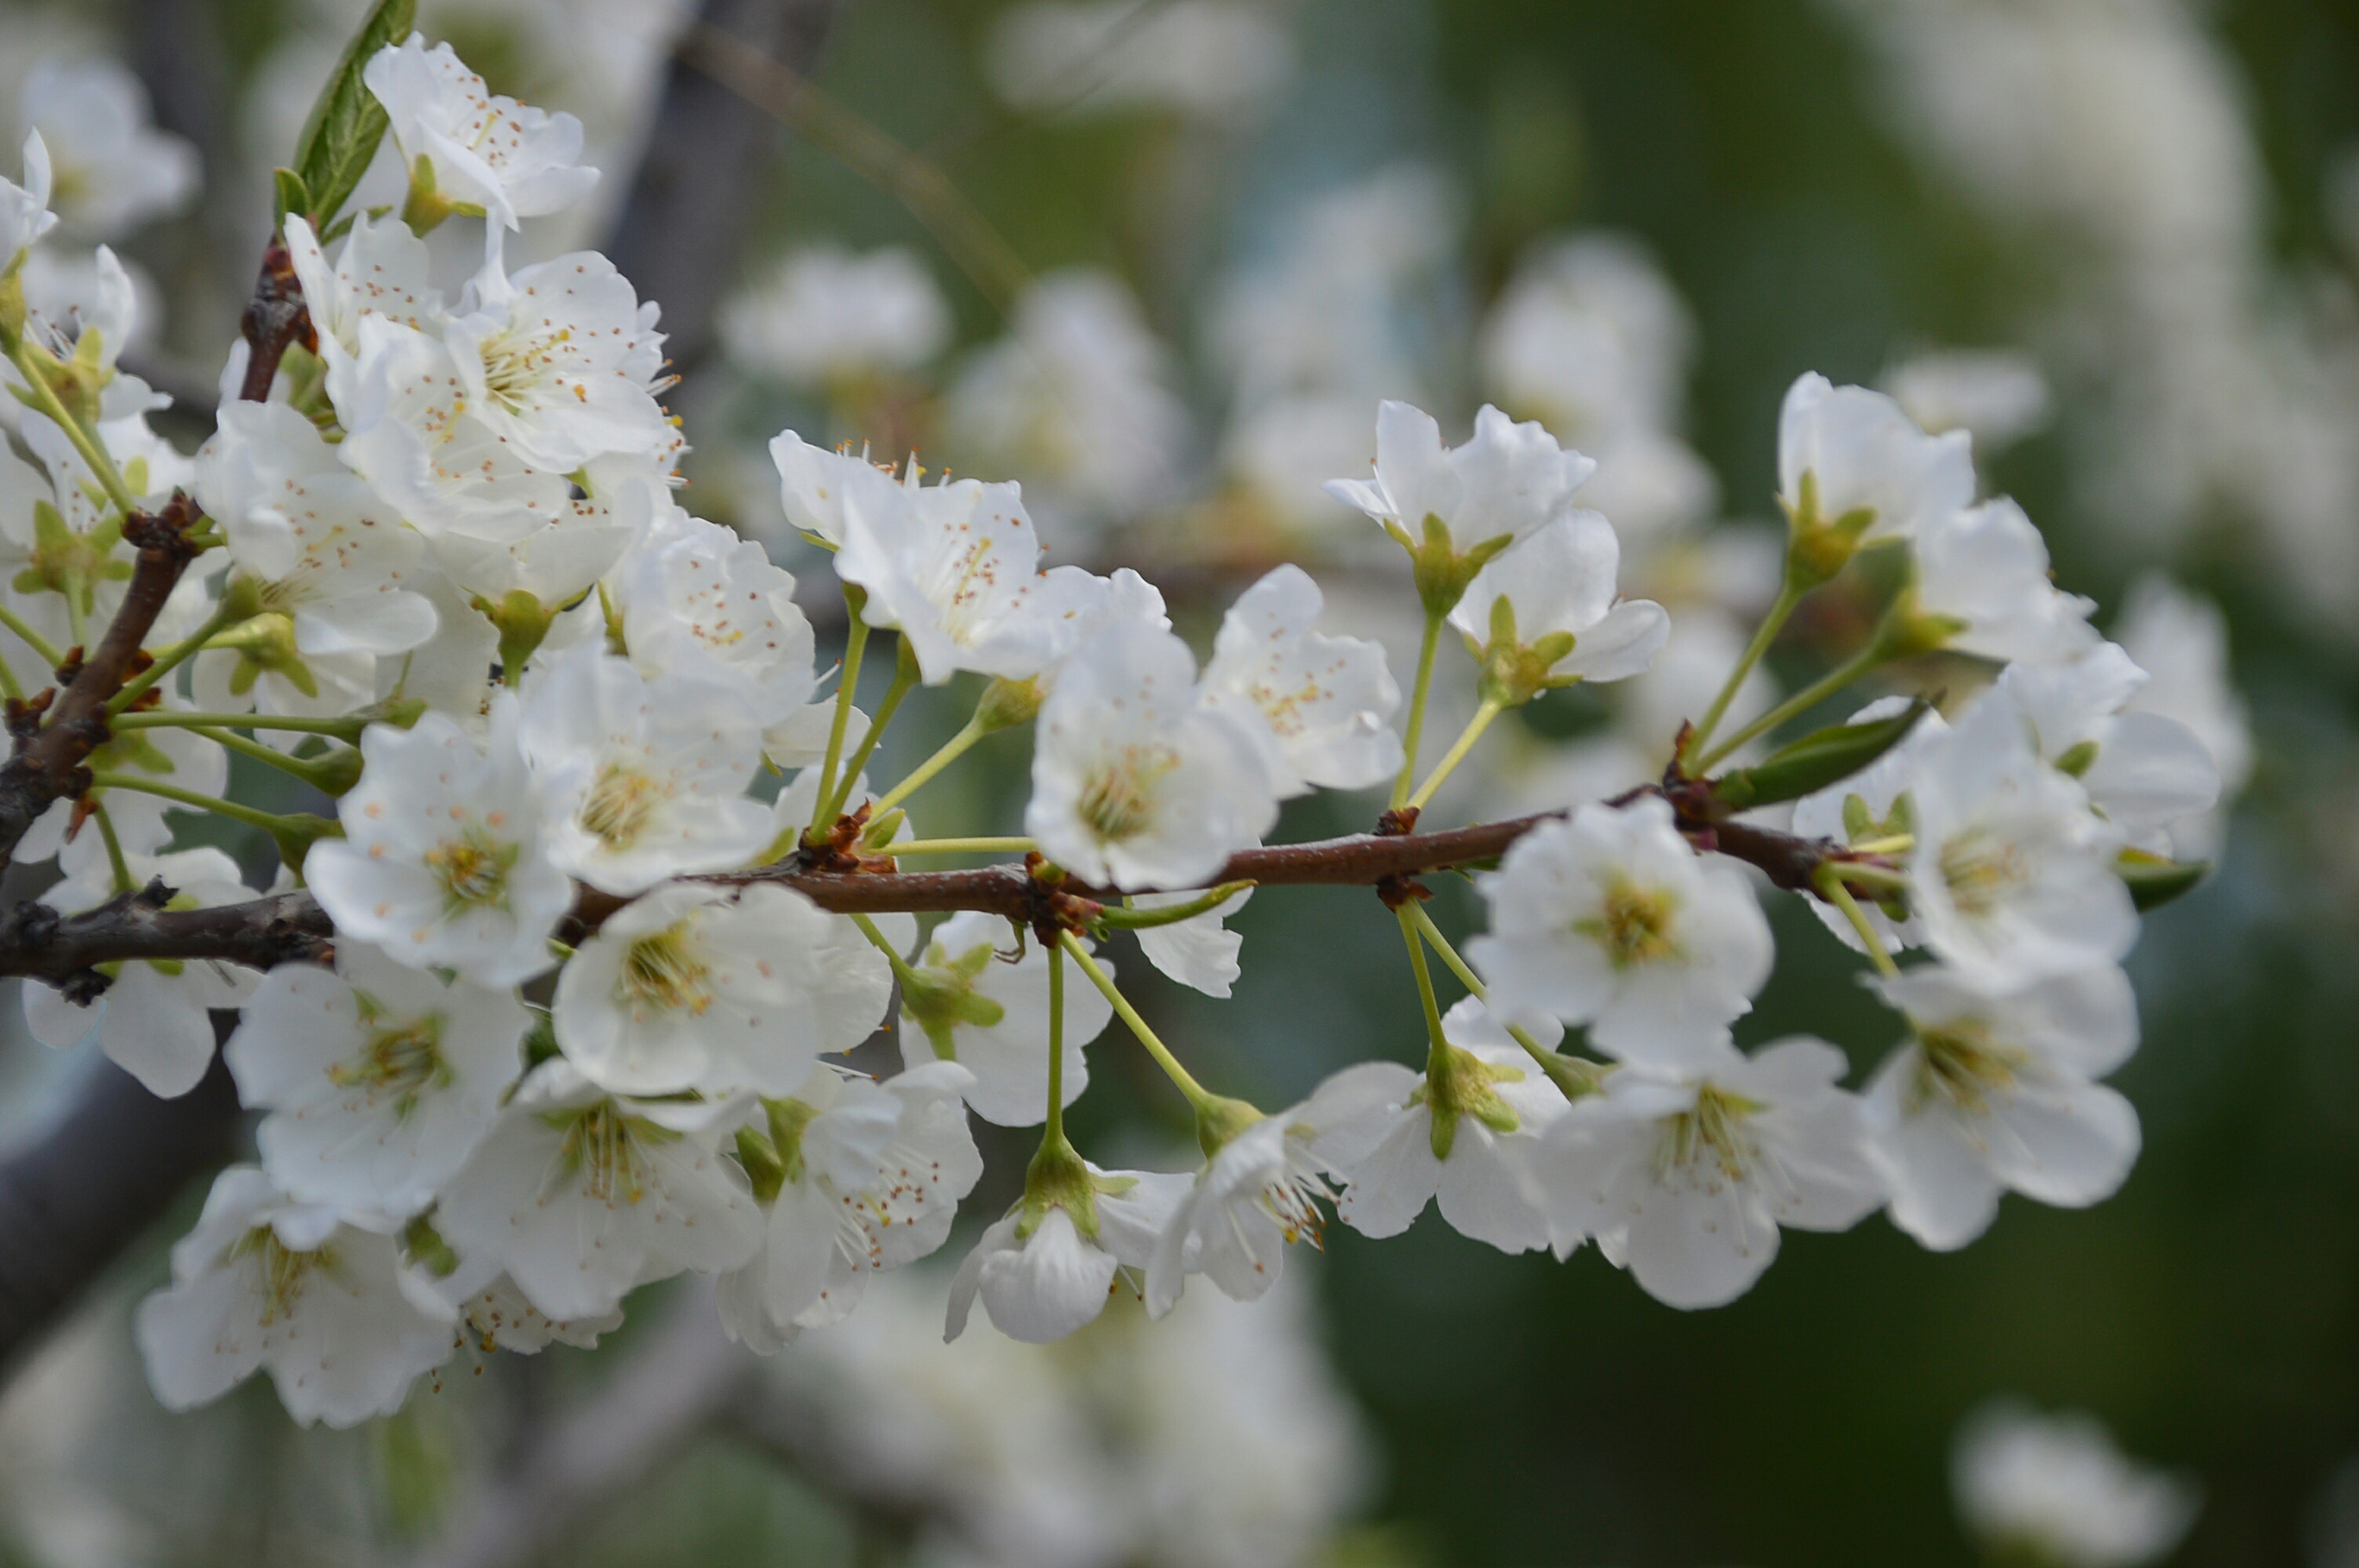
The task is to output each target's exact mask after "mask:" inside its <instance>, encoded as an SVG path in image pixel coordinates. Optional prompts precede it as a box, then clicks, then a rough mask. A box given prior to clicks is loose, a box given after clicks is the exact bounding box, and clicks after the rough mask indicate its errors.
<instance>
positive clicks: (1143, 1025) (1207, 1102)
mask: <svg viewBox="0 0 2359 1568" xmlns="http://www.w3.org/2000/svg"><path fill="white" fill-rule="evenodd" d="M1057 946H1059V947H1060V948H1061V949H1063V950H1064V951H1065V952H1066V953H1068V954H1070V955H1071V957H1072V960H1073V962H1074V963H1075V964H1078V965H1079V966H1081V970H1082V974H1084V975H1087V976H1088V977H1089V979H1090V984H1092V985H1093V986H1095V987H1097V988H1098V991H1099V993H1100V994H1101V995H1103V997H1104V998H1105V999H1106V1000H1107V1001H1109V1002H1111V1003H1113V1004H1114V1012H1115V1014H1116V1015H1117V1016H1119V1017H1120V1018H1121V1019H1122V1021H1123V1022H1125V1023H1126V1024H1128V1025H1129V1026H1130V1032H1131V1033H1133V1034H1135V1035H1136V1036H1137V1037H1138V1043H1139V1044H1141V1045H1144V1046H1146V1047H1147V1054H1148V1055H1150V1056H1152V1057H1154V1058H1155V1065H1157V1066H1158V1067H1160V1068H1162V1069H1163V1074H1164V1076H1166V1077H1168V1078H1169V1079H1170V1080H1171V1081H1172V1083H1173V1084H1175V1085H1177V1086H1178V1087H1179V1089H1180V1093H1181V1094H1183V1095H1185V1096H1187V1097H1188V1104H1189V1105H1190V1108H1193V1109H1195V1110H1197V1111H1198V1112H1201V1111H1202V1110H1203V1109H1204V1108H1205V1107H1207V1106H1217V1103H1218V1098H1219V1097H1217V1096H1215V1095H1213V1094H1212V1093H1211V1092H1210V1091H1209V1090H1207V1089H1206V1088H1205V1087H1204V1086H1203V1085H1201V1084H1200V1083H1198V1082H1197V1081H1196V1080H1195V1079H1194V1078H1193V1077H1191V1076H1190V1075H1189V1072H1188V1069H1187V1068H1185V1067H1183V1066H1181V1065H1180V1059H1179V1058H1178V1057H1176V1056H1174V1055H1172V1054H1171V1051H1170V1048H1169V1046H1167V1045H1165V1044H1163V1042H1162V1041H1160V1040H1158V1039H1157V1038H1156V1036H1155V1031H1153V1030H1152V1029H1149V1028H1148V1027H1147V1020H1145V1019H1143V1018H1141V1017H1139V1016H1138V1009H1136V1008H1135V1007H1133V1006H1131V1005H1130V999H1129V998H1128V997H1125V996H1124V995H1123V994H1122V992H1120V991H1118V990H1116V989H1114V977H1113V976H1111V975H1109V974H1107V973H1106V972H1105V971H1104V970H1103V969H1102V968H1099V967H1098V962H1097V960H1096V959H1094V958H1093V957H1090V955H1089V951H1088V949H1086V948H1084V947H1083V946H1082V945H1081V943H1080V942H1079V941H1078V940H1076V939H1075V937H1074V935H1073V934H1072V933H1071V932H1070V931H1060V932H1059V933H1057Z"/></svg>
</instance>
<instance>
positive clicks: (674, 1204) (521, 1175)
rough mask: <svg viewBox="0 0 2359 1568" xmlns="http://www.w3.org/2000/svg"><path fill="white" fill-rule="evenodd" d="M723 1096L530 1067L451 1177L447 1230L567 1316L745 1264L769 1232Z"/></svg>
mask: <svg viewBox="0 0 2359 1568" xmlns="http://www.w3.org/2000/svg"><path fill="white" fill-rule="evenodd" d="M740 1114H742V1113H741V1112H739V1111H738V1110H736V1109H735V1108H733V1107H732V1106H730V1105H729V1104H727V1103H726V1102H722V1103H719V1104H713V1103H698V1102H692V1101H678V1100H653V1101H650V1100H636V1099H624V1098H610V1097H608V1096H606V1095H604V1094H603V1093H602V1092H601V1091H600V1090H599V1089H598V1088H597V1087H595V1086H594V1085H592V1084H591V1083H590V1082H589V1081H588V1080H587V1079H585V1078H584V1077H582V1075H581V1074H580V1073H579V1072H577V1071H575V1070H574V1068H573V1067H572V1065H571V1064H569V1063H567V1062H565V1061H563V1060H561V1059H560V1060H552V1061H548V1062H543V1063H542V1064H541V1065H539V1066H538V1067H536V1068H534V1069H533V1070H532V1071H531V1072H530V1073H529V1074H527V1076H526V1077H525V1080H524V1082H523V1083H522V1084H521V1085H520V1086H519V1087H517V1089H516V1095H515V1098H513V1099H512V1100H511V1101H510V1102H509V1105H508V1108H507V1110H506V1113H505V1114H504V1115H503V1116H502V1117H501V1119H500V1121H499V1124H498V1125H497V1126H496V1127H495V1128H494V1129H493V1130H492V1134H491V1136H490V1137H489V1138H487V1139H486V1140H484V1142H483V1144H482V1145H481V1146H479V1147H478V1148H477V1149H476V1151H475V1154H474V1158H473V1159H472V1160H470V1161H469V1162H467V1164H466V1166H465V1168H463V1169H462V1171H461V1172H460V1173H459V1174H458V1175H457V1176H455V1177H453V1178H452V1179H451V1183H450V1184H449V1185H448V1186H446V1187H445V1188H444V1189H443V1192H442V1200H441V1203H440V1206H438V1207H437V1208H436V1209H435V1211H434V1225H435V1228H436V1229H437V1230H438V1231H440V1233H441V1236H442V1238H443V1239H444V1240H445V1241H447V1242H448V1243H449V1244H450V1245H451V1248H452V1249H454V1250H455V1251H456V1252H457V1253H458V1255H459V1258H460V1260H461V1261H462V1267H463V1266H465V1265H466V1264H468V1263H469V1262H471V1261H473V1260H478V1259H487V1260H488V1259H495V1260H498V1263H499V1265H500V1267H502V1268H504V1269H505V1270H506V1271H507V1274H508V1277H509V1278H510V1279H512V1280H514V1281H516V1289H517V1290H519V1291H521V1292H523V1293H524V1296H525V1299H526V1300H527V1301H528V1302H530V1303H532V1305H533V1307H534V1308H535V1309H536V1310H538V1311H539V1312H540V1313H542V1314H546V1315H547V1316H549V1317H551V1318H555V1319H558V1320H560V1321H571V1320H580V1319H584V1318H593V1317H597V1316H600V1315H601V1314H605V1313H609V1312H612V1311H613V1310H614V1304H615V1303H617V1302H619V1301H621V1300H622V1299H623V1296H624V1295H625V1292H628V1291H630V1290H631V1289H632V1288H633V1287H634V1286H636V1285H640V1284H645V1283H647V1282H650V1281H656V1280H660V1279H665V1278H668V1277H669V1276H670V1275H673V1274H676V1273H679V1272H680V1271H682V1270H687V1269H694V1270H698V1271H704V1272H718V1271H723V1270H726V1269H735V1268H741V1267H743V1266H744V1265H745V1261H746V1260H748V1259H749V1258H751V1257H752V1256H753V1255H754V1252H755V1249H756V1248H758V1247H759V1246H760V1245H761V1240H762V1211H761V1208H760V1206H758V1205H756V1203H755V1201H754V1195H753V1193H752V1192H751V1191H750V1190H749V1189H748V1188H747V1186H746V1183H745V1173H744V1172H742V1171H740V1170H739V1169H738V1168H737V1166H736V1165H735V1164H734V1162H731V1161H729V1160H726V1159H724V1158H723V1156H722V1154H721V1153H720V1152H719V1149H718V1147H717V1145H718V1142H719V1140H720V1137H721V1127H722V1125H723V1123H725V1122H726V1121H728V1120H729V1119H732V1118H734V1117H735V1116H737V1115H740Z"/></svg>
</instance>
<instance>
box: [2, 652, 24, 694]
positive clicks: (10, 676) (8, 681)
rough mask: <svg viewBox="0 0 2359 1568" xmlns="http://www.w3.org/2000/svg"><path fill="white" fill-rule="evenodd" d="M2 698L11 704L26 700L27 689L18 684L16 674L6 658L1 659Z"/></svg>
mask: <svg viewBox="0 0 2359 1568" xmlns="http://www.w3.org/2000/svg"><path fill="white" fill-rule="evenodd" d="M0 697H6V698H7V699H8V700H9V701H11V702H22V701H24V700H25V688H24V687H22V686H20V685H19V684H17V681H16V671H15V670H12V669H10V668H9V667H8V661H7V660H6V659H5V658H0Z"/></svg>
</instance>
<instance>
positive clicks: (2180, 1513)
mask: <svg viewBox="0 0 2359 1568" xmlns="http://www.w3.org/2000/svg"><path fill="white" fill-rule="evenodd" d="M1950 1486H1951V1490H1952V1492H1954V1493H1955V1495H1956V1498H1957V1504H1958V1512H1959V1513H1960V1514H1961V1515H1962V1516H1963V1517H1964V1519H1965V1522H1966V1528H1967V1529H1969V1530H1972V1531H1973V1533H1974V1534H1975V1535H1976V1536H1978V1537H1980V1538H1981V1539H1982V1540H1983V1541H1984V1542H1985V1543H1986V1544H1987V1545H1988V1546H1989V1547H1990V1548H1991V1550H1993V1551H1994V1552H2013V1553H2018V1554H2023V1555H2027V1556H2029V1557H2031V1558H2033V1559H2035V1560H2036V1561H2039V1562H2043V1563H2056V1564H2058V1568H2140V1564H2143V1563H2152V1562H2155V1561H2157V1560H2158V1559H2160V1558H2163V1557H2167V1556H2169V1554H2170V1552H2171V1550H2172V1549H2173V1548H2174V1547H2176V1546H2177V1545H2178V1544H2179V1543H2180V1541H2181V1540H2183V1539H2184V1538H2185V1537H2186V1534H2187V1531H2188V1527H2190V1525H2192V1524H2193V1523H2194V1522H2195V1516H2196V1513H2197V1512H2198V1510H2199V1509H2201V1506H2202V1489H2201V1487H2198V1486H2197V1485H2196V1483H2195V1481H2194V1480H2193V1479H2192V1478H2191V1477H2190V1476H2178V1475H2171V1474H2168V1473H2165V1472H2162V1471H2158V1470H2152V1469H2148V1468H2147V1466H2145V1465H2139V1464H2137V1463H2136V1461H2134V1460H2131V1459H2129V1458H2127V1457H2125V1455H2124V1454H2123V1453H2122V1451H2121V1450H2120V1449H2119V1448H2116V1447H2115V1446H2114V1441H2113V1439H2112V1438H2111V1437H2110V1436H2109V1435H2108V1434H2107V1433H2106V1432H2105V1429H2104V1427H2103V1426H2101V1425H2099V1424H2098V1422H2096V1421H2095V1420H2094V1419H2093V1418H2092V1417H2089V1416H2085V1415H2040V1414H2038V1413H2036V1412H2034V1411H2030V1410H2027V1409H2025V1408H2024V1407H2023V1406H2021V1405H2018V1404H2015V1403H2013V1402H2009V1401H2002V1402H1999V1403H1996V1404H1991V1405H1986V1406H1984V1408H1982V1409H1981V1410H1979V1411H1975V1412H1974V1413H1973V1414H1972V1415H1970V1416H1968V1417H1967V1418H1966V1420H1965V1422H1964V1423H1963V1424H1962V1425H1961V1426H1960V1427H1959V1429H1958V1438H1957V1444H1956V1446H1955V1447H1954V1449H1953V1450H1952V1452H1951V1458H1950Z"/></svg>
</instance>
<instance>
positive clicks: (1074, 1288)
mask: <svg viewBox="0 0 2359 1568" xmlns="http://www.w3.org/2000/svg"><path fill="white" fill-rule="evenodd" d="M1086 1170H1087V1172H1088V1175H1089V1180H1090V1182H1091V1184H1093V1187H1094V1188H1095V1191H1094V1192H1093V1195H1092V1196H1091V1202H1090V1205H1089V1210H1088V1213H1087V1214H1086V1215H1085V1216H1083V1217H1082V1218H1080V1219H1076V1217H1074V1216H1073V1215H1072V1214H1071V1213H1070V1212H1069V1211H1068V1210H1067V1209H1066V1208H1065V1207H1064V1206H1062V1205H1051V1206H1048V1207H1047V1208H1046V1209H1044V1210H1043V1211H1041V1212H1040V1213H1039V1214H1038V1215H1035V1216H1027V1213H1026V1210H1025V1207H1024V1206H1023V1205H1020V1204H1019V1205H1018V1206H1016V1209H1014V1210H1013V1211H1011V1212H1010V1213H1009V1214H1008V1215H1007V1216H1006V1217H1005V1218H1004V1219H1001V1220H998V1221H996V1222H995V1223H994V1224H993V1225H992V1227H990V1228H989V1229H987V1230H985V1231H984V1233H983V1236H982V1238H980V1239H979V1240H977V1241H976V1242H975V1244H974V1249H973V1251H971V1252H969V1253H968V1254H967V1255H966V1260H965V1261H963V1262H962V1263H961V1264H960V1265H959V1271H958V1274H957V1276H956V1277H955V1278H954V1279H952V1280H951V1298H950V1313H949V1315H948V1318H947V1321H946V1323H945V1325H944V1329H943V1337H944V1338H946V1339H956V1338H957V1337H958V1336H960V1335H961V1334H962V1333H963V1332H964V1331H965V1329H966V1319H967V1314H968V1313H969V1312H970V1311H971V1310H973V1306H974V1300H975V1297H976V1296H977V1295H981V1296H982V1298H983V1309H984V1312H986V1313H988V1314H991V1322H992V1326H993V1327H995V1328H996V1329H998V1330H999V1332H1000V1333H1002V1334H1004V1335H1006V1336H1008V1337H1009V1338H1010V1339H1020V1340H1022V1341H1024V1342H1025V1343H1026V1344H1027V1345H1047V1344H1049V1343H1051V1342H1053V1341H1056V1340H1059V1339H1062V1338H1064V1337H1065V1336H1067V1335H1069V1334H1071V1333H1072V1332H1073V1331H1074V1330H1076V1329H1078V1328H1081V1327H1082V1326H1083V1325H1086V1324H1088V1323H1090V1322H1091V1321H1092V1320H1093V1319H1094V1318H1096V1316H1097V1315H1098V1314H1100V1313H1101V1312H1103V1311H1104V1310H1105V1304H1106V1298H1107V1296H1108V1295H1109V1294H1111V1293H1112V1292H1113V1290H1114V1271H1115V1270H1117V1269H1145V1268H1146V1267H1147V1263H1148V1260H1150V1259H1152V1258H1153V1257H1154V1254H1155V1242H1156V1238H1157V1237H1158V1236H1159V1235H1160V1234H1161V1233H1162V1231H1163V1229H1164V1227H1166V1226H1167V1225H1169V1223H1170V1222H1171V1216H1172V1214H1173V1213H1174V1212H1175V1211H1176V1210H1177V1209H1178V1208H1179V1206H1180V1203H1181V1202H1182V1201H1183V1200H1184V1199H1185V1198H1186V1197H1187V1195H1188V1190H1189V1187H1190V1180H1189V1178H1188V1177H1187V1176H1185V1175H1182V1174H1180V1173H1163V1172H1157V1171H1101V1170H1099V1169H1098V1168H1097V1167H1096V1166H1095V1165H1089V1166H1087V1167H1086Z"/></svg>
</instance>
